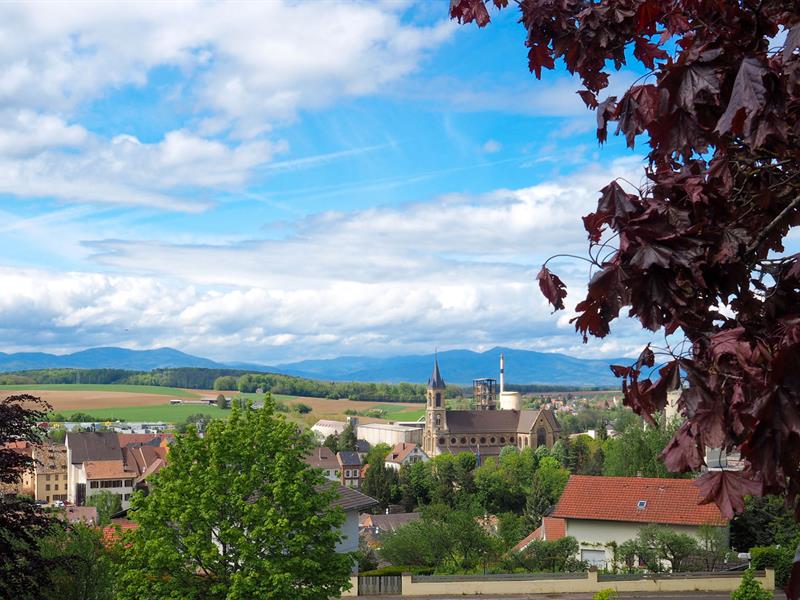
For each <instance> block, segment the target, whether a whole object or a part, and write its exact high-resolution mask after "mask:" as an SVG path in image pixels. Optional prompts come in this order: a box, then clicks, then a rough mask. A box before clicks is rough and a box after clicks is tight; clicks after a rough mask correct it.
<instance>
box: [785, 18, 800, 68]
mask: <svg viewBox="0 0 800 600" xmlns="http://www.w3.org/2000/svg"><path fill="white" fill-rule="evenodd" d="M797 48H800V23H797V24H796V25H795V26H794V27H792V28H791V29H790V30H789V33H787V34H786V41H785V42H784V44H783V60H789V59H790V58H792V56H793V55H794V51H795V50H797Z"/></svg>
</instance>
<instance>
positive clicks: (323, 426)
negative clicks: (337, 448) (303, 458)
mask: <svg viewBox="0 0 800 600" xmlns="http://www.w3.org/2000/svg"><path fill="white" fill-rule="evenodd" d="M346 426H347V423H345V422H344V421H331V420H328V419H320V420H319V421H317V422H316V423H314V424H313V425H312V426H311V431H313V432H314V434H315V435H316V436H317V439H318V440H319V441H321V442H324V441H325V440H326V439H328V437H329V436H332V435H333V436H339V435H341V433H342V431H344V428H345V427H346Z"/></svg>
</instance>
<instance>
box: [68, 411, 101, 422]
mask: <svg viewBox="0 0 800 600" xmlns="http://www.w3.org/2000/svg"><path fill="white" fill-rule="evenodd" d="M66 420H67V421H71V422H73V423H91V422H93V421H97V419H95V418H94V417H93V416H92V415H90V414H89V413H85V412H74V413H72V414H71V415H70V416H69V417H67V419H66Z"/></svg>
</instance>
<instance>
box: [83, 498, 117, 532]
mask: <svg viewBox="0 0 800 600" xmlns="http://www.w3.org/2000/svg"><path fill="white" fill-rule="evenodd" d="M86 506H94V507H96V508H97V522H98V523H99V524H100V525H107V524H108V523H110V522H111V515H113V514H116V513H118V512H119V511H121V510H122V496H120V495H119V494H114V493H113V492H109V491H108V490H103V491H102V492H98V493H97V494H92V495H91V496H89V497H88V498H87V499H86Z"/></svg>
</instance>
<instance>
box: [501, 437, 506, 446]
mask: <svg viewBox="0 0 800 600" xmlns="http://www.w3.org/2000/svg"><path fill="white" fill-rule="evenodd" d="M500 443H501V444H505V443H506V438H505V436H500Z"/></svg>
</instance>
